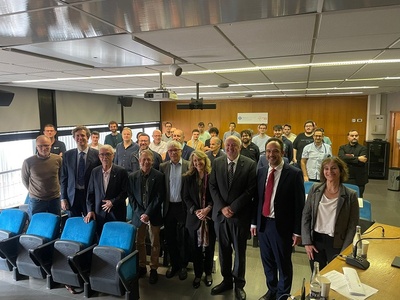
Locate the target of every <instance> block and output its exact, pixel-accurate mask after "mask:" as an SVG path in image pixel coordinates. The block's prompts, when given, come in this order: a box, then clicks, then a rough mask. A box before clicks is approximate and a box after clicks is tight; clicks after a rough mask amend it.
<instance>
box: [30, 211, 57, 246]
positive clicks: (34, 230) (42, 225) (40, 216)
mask: <svg viewBox="0 0 400 300" xmlns="http://www.w3.org/2000/svg"><path fill="white" fill-rule="evenodd" d="M59 233H60V216H57V215H55V214H51V213H37V214H34V215H33V216H32V219H31V222H30V223H29V226H28V230H27V231H26V234H31V235H37V236H40V237H42V238H45V239H46V240H49V241H51V240H54V239H55V238H57V236H58V234H59Z"/></svg>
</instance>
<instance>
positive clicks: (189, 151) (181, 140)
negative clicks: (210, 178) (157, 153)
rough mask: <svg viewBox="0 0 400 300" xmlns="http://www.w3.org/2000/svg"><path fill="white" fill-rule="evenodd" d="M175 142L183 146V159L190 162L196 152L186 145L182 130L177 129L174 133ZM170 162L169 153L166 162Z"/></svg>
mask: <svg viewBox="0 0 400 300" xmlns="http://www.w3.org/2000/svg"><path fill="white" fill-rule="evenodd" d="M173 140H174V141H177V142H179V143H180V144H181V145H182V155H181V156H182V158H183V159H186V160H189V158H190V154H192V152H193V151H194V149H193V148H192V147H190V146H188V145H187V144H186V143H185V134H184V132H183V131H182V130H180V129H175V130H174V133H173ZM168 160H170V157H169V153H167V155H166V157H165V161H168Z"/></svg>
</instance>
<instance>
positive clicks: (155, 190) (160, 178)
mask: <svg viewBox="0 0 400 300" xmlns="http://www.w3.org/2000/svg"><path fill="white" fill-rule="evenodd" d="M141 173H142V171H141V170H139V171H136V172H133V173H132V174H131V175H129V188H128V194H129V202H130V204H131V206H132V209H133V215H132V224H133V225H135V226H136V228H139V227H140V225H141V224H142V221H140V216H141V215H142V214H146V215H148V216H149V219H150V223H151V224H153V225H154V226H161V225H162V223H163V220H162V215H161V205H162V203H163V201H164V197H165V187H164V174H162V173H161V172H159V171H157V170H156V169H154V168H151V170H150V173H149V178H148V179H147V180H148V181H147V184H148V200H147V207H145V206H144V203H143V198H142V174H141Z"/></svg>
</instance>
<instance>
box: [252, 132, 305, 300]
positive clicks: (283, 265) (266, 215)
mask: <svg viewBox="0 0 400 300" xmlns="http://www.w3.org/2000/svg"><path fill="white" fill-rule="evenodd" d="M265 155H266V158H267V160H268V162H269V166H265V167H263V168H261V169H259V170H258V175H257V177H258V178H257V183H258V206H257V210H256V211H255V213H254V216H255V217H254V220H253V222H252V224H254V225H252V226H251V233H252V234H253V235H256V234H257V235H258V239H259V242H260V253H261V260H262V263H263V267H264V273H265V276H266V279H267V280H266V281H267V287H268V292H267V293H266V294H265V295H263V296H262V297H261V298H260V300H276V299H287V297H285V296H283V297H282V298H280V297H281V296H282V295H286V294H287V295H289V294H290V289H291V287H292V278H293V266H292V247H293V246H295V245H298V244H300V242H301V237H300V234H301V214H302V211H303V207H304V201H305V200H304V199H305V192H304V182H303V175H302V172H301V170H300V169H297V168H295V167H293V166H291V165H289V164H285V163H284V161H283V159H282V157H283V143H282V141H281V140H280V139H278V138H270V139H269V140H268V141H267V143H266V145H265ZM255 224H257V225H255Z"/></svg>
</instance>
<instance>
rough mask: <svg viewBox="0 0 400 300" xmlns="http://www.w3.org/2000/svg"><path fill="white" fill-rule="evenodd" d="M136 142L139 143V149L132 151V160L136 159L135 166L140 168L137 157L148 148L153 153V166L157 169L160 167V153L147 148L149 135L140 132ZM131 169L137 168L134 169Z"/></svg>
mask: <svg viewBox="0 0 400 300" xmlns="http://www.w3.org/2000/svg"><path fill="white" fill-rule="evenodd" d="M138 144H139V149H138V150H136V151H134V152H133V157H132V160H137V166H138V167H139V168H140V164H139V157H140V155H141V153H142V151H144V150H150V151H151V152H152V153H153V168H154V169H156V170H158V169H159V168H160V164H161V163H162V158H161V155H160V154H158V153H157V152H155V151H153V150H151V149H150V148H149V146H150V136H149V135H148V134H147V133H141V134H140V135H139V137H138ZM132 165H133V166H134V165H136V164H135V163H132ZM133 171H137V170H135V169H134V170H133Z"/></svg>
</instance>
